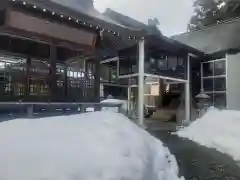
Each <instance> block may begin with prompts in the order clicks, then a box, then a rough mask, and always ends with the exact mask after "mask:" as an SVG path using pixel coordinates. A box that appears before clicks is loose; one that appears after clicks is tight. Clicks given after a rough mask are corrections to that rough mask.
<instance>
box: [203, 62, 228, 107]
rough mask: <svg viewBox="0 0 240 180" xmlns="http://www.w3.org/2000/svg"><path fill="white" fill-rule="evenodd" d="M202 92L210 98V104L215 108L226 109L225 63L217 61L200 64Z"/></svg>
mask: <svg viewBox="0 0 240 180" xmlns="http://www.w3.org/2000/svg"><path fill="white" fill-rule="evenodd" d="M201 67H202V73H203V74H202V88H203V92H204V93H206V94H208V95H210V96H211V97H212V99H211V103H212V105H213V106H215V107H217V108H220V109H222V108H226V106H227V103H226V61H225V59H217V60H213V61H211V62H204V63H202V66H201Z"/></svg>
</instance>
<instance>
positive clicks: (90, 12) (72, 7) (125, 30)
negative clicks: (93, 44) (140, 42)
mask: <svg viewBox="0 0 240 180" xmlns="http://www.w3.org/2000/svg"><path fill="white" fill-rule="evenodd" d="M16 1H21V0H16ZM25 2H27V3H28V4H31V5H36V6H37V7H41V8H45V9H47V10H50V11H54V12H55V13H61V14H63V15H65V16H71V17H72V18H75V19H78V20H81V21H85V22H87V23H89V24H92V25H94V26H98V25H100V27H101V28H103V29H107V30H110V31H113V32H119V33H120V35H122V36H137V37H141V36H144V35H145V34H144V33H143V32H141V31H139V30H137V29H133V28H130V27H126V26H124V25H122V24H120V23H117V22H116V21H114V20H112V19H110V18H109V17H107V16H105V15H103V14H101V13H100V12H98V11H97V10H96V9H94V8H93V7H91V6H90V7H86V6H83V5H82V4H81V3H80V2H81V0H25Z"/></svg>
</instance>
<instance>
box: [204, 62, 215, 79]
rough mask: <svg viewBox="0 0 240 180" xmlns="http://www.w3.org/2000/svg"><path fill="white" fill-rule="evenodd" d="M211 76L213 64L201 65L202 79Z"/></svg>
mask: <svg viewBox="0 0 240 180" xmlns="http://www.w3.org/2000/svg"><path fill="white" fill-rule="evenodd" d="M208 76H213V62H208V63H203V77H208Z"/></svg>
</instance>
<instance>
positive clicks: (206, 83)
mask: <svg viewBox="0 0 240 180" xmlns="http://www.w3.org/2000/svg"><path fill="white" fill-rule="evenodd" d="M203 89H204V91H213V79H212V78H210V79H203Z"/></svg>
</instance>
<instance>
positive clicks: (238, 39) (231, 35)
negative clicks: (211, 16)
mask: <svg viewBox="0 0 240 180" xmlns="http://www.w3.org/2000/svg"><path fill="white" fill-rule="evenodd" d="M239 31H240V19H239V18H238V19H234V20H231V21H226V22H223V23H221V24H217V25H213V26H209V27H205V28H203V29H201V30H194V31H190V32H187V33H183V34H179V35H175V36H173V37H172V38H173V39H175V40H177V41H179V42H180V43H183V44H186V45H188V46H191V47H193V48H195V49H198V50H199V51H202V52H204V53H206V54H214V53H217V52H221V51H227V50H231V49H239V47H240V35H239Z"/></svg>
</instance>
